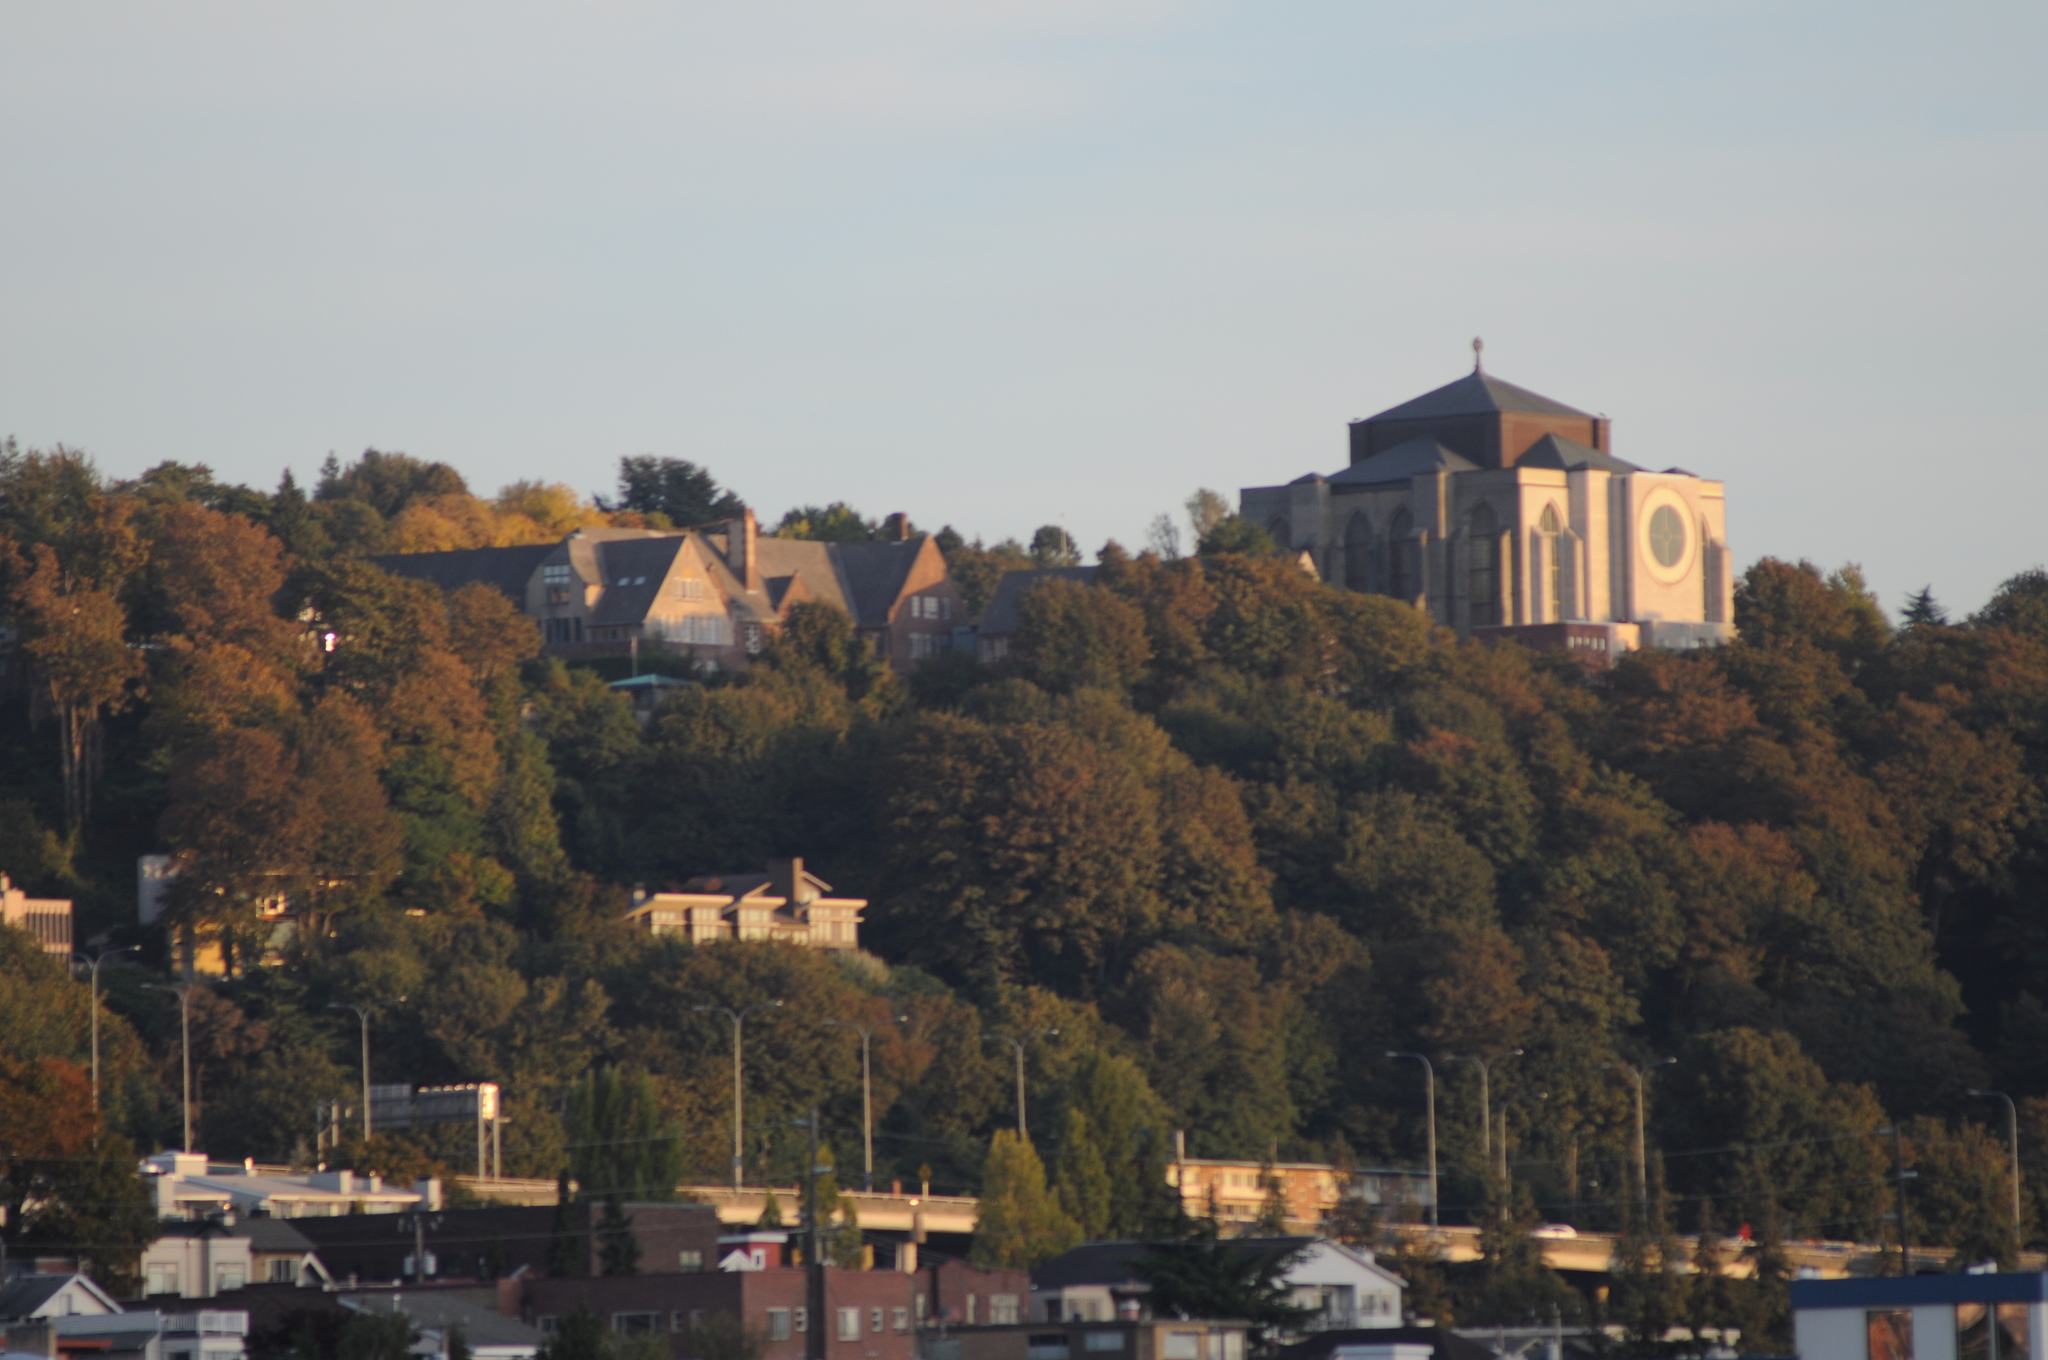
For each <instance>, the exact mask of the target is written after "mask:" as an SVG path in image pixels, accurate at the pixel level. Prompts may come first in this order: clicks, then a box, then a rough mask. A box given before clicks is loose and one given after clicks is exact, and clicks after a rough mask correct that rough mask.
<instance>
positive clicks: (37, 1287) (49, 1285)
mask: <svg viewBox="0 0 2048 1360" xmlns="http://www.w3.org/2000/svg"><path fill="white" fill-rule="evenodd" d="M74 1284H75V1285H77V1286H78V1287H79V1288H81V1289H83V1290H84V1291H85V1292H86V1293H87V1294H88V1295H89V1296H91V1298H92V1299H93V1300H94V1301H95V1302H96V1303H98V1304H99V1305H100V1306H101V1307H102V1308H104V1309H105V1310H106V1311H107V1312H109V1313H118V1312H120V1311H121V1305H120V1304H118V1303H116V1302H115V1301H114V1298H113V1295H111V1294H109V1293H107V1291H106V1290H104V1289H102V1288H100V1287H99V1286H98V1285H96V1284H94V1283H93V1282H92V1280H91V1278H90V1277H88V1276H85V1275H36V1274H26V1275H16V1276H14V1277H13V1278H12V1279H10V1280H8V1281H7V1282H6V1283H5V1284H0V1322H26V1321H28V1320H29V1319H31V1318H33V1317H35V1316H36V1315H37V1314H38V1313H39V1312H40V1311H41V1310H42V1309H44V1308H47V1307H49V1306H50V1303H51V1301H52V1300H54V1299H55V1298H56V1297H57V1296H58V1295H59V1294H62V1293H63V1292H64V1291H65V1290H66V1289H68V1288H70V1287H71V1286H72V1285H74Z"/></svg>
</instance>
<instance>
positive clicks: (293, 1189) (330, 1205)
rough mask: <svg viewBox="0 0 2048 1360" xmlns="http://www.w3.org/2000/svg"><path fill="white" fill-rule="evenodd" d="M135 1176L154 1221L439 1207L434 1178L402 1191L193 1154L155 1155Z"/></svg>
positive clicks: (340, 1174) (358, 1178) (374, 1182)
mask: <svg viewBox="0 0 2048 1360" xmlns="http://www.w3.org/2000/svg"><path fill="white" fill-rule="evenodd" d="M142 1174H143V1177H144V1179H145V1180H146V1181H147V1183H148V1186H149V1191H150V1196H151V1199H152V1200H153V1201H154V1203H155V1206H156V1214H157V1217H158V1218H183V1219H194V1220H198V1219H205V1218H218V1217H220V1216H222V1215H223V1214H230V1213H232V1214H234V1215H235V1216H236V1217H237V1218H248V1217H252V1216H255V1215H258V1214H262V1215H267V1216H268V1217H271V1218H294V1219H296V1218H341V1217H346V1216H347V1215H350V1214H395V1213H403V1212H404V1211H406V1210H409V1209H426V1210H434V1209H439V1208H440V1207H441V1182H440V1181H439V1180H438V1179H435V1178H433V1177H429V1178H428V1179H426V1180H423V1181H419V1182H417V1183H416V1184H414V1185H413V1186H411V1187H410V1188H402V1187H399V1186H395V1185H386V1184H384V1181H383V1179H382V1178H381V1177H379V1176H373V1175H372V1176H366V1175H362V1174H360V1173H357V1172H354V1171H317V1172H314V1173H312V1174H310V1175H300V1174H296V1173H293V1172H290V1171H286V1170H283V1169H280V1168H275V1167H258V1166H256V1165H255V1164H254V1163H251V1162H237V1163H227V1164H221V1163H216V1162H209V1161H208V1160H207V1159H206V1155H205V1154H204V1153H199V1152H158V1153H154V1154H152V1155H151V1156H150V1157H148V1158H147V1159H145V1160H144V1162H143V1164H142Z"/></svg>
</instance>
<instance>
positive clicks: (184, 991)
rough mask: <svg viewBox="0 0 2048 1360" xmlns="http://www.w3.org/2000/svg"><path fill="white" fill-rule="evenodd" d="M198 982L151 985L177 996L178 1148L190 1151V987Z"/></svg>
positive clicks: (155, 989) (157, 990)
mask: <svg viewBox="0 0 2048 1360" xmlns="http://www.w3.org/2000/svg"><path fill="white" fill-rule="evenodd" d="M197 985H198V984H197V983H193V982H180V983H178V984H177V985H176V986H172V987H152V988H151V989H150V990H151V991H156V992H170V993H172V994H174V995H175V996H176V997H177V998H178V1053H179V1058H180V1062H181V1065H182V1066H183V1067H184V1069H185V1101H184V1110H185V1141H184V1144H183V1146H181V1147H180V1148H179V1149H178V1150H179V1151H180V1152H190V1151H192V989H193V988H194V987H196V986H197Z"/></svg>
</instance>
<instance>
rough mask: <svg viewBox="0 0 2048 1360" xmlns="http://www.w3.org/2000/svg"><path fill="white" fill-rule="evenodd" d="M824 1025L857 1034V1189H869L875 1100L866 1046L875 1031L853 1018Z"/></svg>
mask: <svg viewBox="0 0 2048 1360" xmlns="http://www.w3.org/2000/svg"><path fill="white" fill-rule="evenodd" d="M909 1019H910V1017H909V1016H907V1015H899V1016H897V1017H896V1023H897V1024H899V1025H900V1024H903V1023H904V1022H905V1021H907V1020H909ZM825 1024H826V1026H827V1027H828V1028H831V1029H850V1030H852V1031H853V1032H854V1033H855V1034H858V1035H859V1036H860V1151H861V1168H860V1188H861V1189H862V1190H872V1189H874V1188H875V1103H874V1074H873V1068H872V1067H871V1066H870V1065H869V1062H868V1047H869V1045H870V1044H872V1043H873V1042H874V1038H875V1031H874V1029H873V1027H872V1026H869V1025H863V1024H861V1023H860V1022H859V1021H857V1020H827V1021H826V1022H825Z"/></svg>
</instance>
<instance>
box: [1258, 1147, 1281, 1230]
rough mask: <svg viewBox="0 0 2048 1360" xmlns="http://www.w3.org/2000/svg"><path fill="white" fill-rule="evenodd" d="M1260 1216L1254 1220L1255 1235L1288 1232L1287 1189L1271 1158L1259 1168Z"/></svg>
mask: <svg viewBox="0 0 2048 1360" xmlns="http://www.w3.org/2000/svg"><path fill="white" fill-rule="evenodd" d="M1259 1194H1260V1196H1261V1198H1260V1200H1259V1216H1258V1217H1257V1218H1255V1219H1253V1220H1252V1226H1251V1228H1250V1235H1251V1236H1253V1237H1282V1236H1285V1235H1286V1233H1287V1226H1288V1223H1287V1189H1286V1187H1285V1186H1283V1185H1282V1184H1281V1183H1280V1176H1279V1173H1277V1172H1275V1171H1274V1170H1273V1163H1272V1161H1271V1160H1270V1159H1269V1160H1268V1161H1267V1162H1266V1163H1265V1164H1264V1165H1263V1166H1261V1167H1260V1168H1259Z"/></svg>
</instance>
